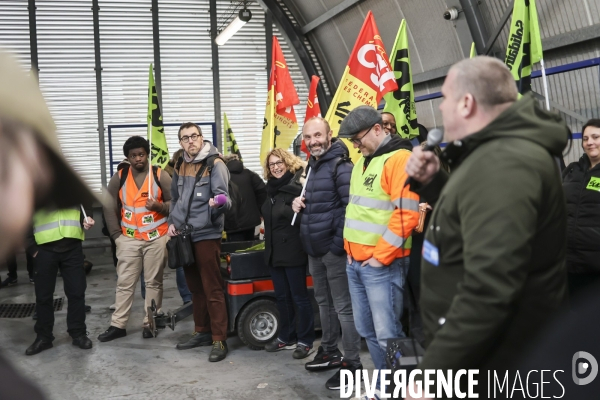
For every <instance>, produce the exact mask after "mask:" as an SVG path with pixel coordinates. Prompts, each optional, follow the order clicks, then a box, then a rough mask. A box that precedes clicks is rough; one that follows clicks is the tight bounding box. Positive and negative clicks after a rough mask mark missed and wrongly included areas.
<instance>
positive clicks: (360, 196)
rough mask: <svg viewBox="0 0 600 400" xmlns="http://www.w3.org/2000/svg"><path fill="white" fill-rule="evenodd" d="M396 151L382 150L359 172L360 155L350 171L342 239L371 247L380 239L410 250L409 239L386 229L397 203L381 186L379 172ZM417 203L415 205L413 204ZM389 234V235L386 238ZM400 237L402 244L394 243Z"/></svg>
mask: <svg viewBox="0 0 600 400" xmlns="http://www.w3.org/2000/svg"><path fill="white" fill-rule="evenodd" d="M398 151H400V150H396V151H392V152H390V153H386V154H384V155H381V156H379V157H375V158H373V159H372V160H371V162H370V163H369V165H368V166H367V168H366V170H364V172H363V168H364V162H365V158H364V157H361V158H360V159H359V160H358V163H357V164H356V165H355V166H354V169H353V170H352V177H351V178H350V200H349V202H348V206H347V207H346V221H345V224H344V239H346V240H347V241H349V242H351V243H358V244H362V245H366V246H375V245H377V242H378V241H379V239H380V238H381V237H382V236H383V237H384V239H385V240H386V241H387V242H388V243H391V244H393V245H396V247H402V248H404V249H410V248H411V247H412V238H411V237H408V238H407V239H406V240H405V239H403V238H401V237H399V236H397V235H396V234H394V233H393V232H391V231H389V230H388V223H389V221H390V218H391V217H392V213H393V212H394V209H395V208H396V207H399V204H394V202H392V201H391V198H390V195H389V194H387V193H386V192H385V191H384V190H383V188H382V187H381V175H382V174H383V167H384V166H385V162H386V161H387V160H388V159H389V158H390V157H392V156H393V155H394V154H396V152H398ZM417 206H418V204H417ZM387 236H389V237H387ZM398 240H401V241H402V243H398Z"/></svg>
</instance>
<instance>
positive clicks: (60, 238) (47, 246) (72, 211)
mask: <svg viewBox="0 0 600 400" xmlns="http://www.w3.org/2000/svg"><path fill="white" fill-rule="evenodd" d="M91 211H92V210H91V208H90V209H89V210H88V211H87V212H86V214H87V218H84V216H83V215H82V214H81V211H80V210H79V208H69V209H61V210H57V211H45V210H41V211H38V212H37V213H36V214H35V215H34V216H33V231H31V233H30V234H29V235H28V236H27V239H26V251H27V252H28V253H29V254H30V255H31V256H32V257H33V260H34V271H35V277H36V283H35V301H36V310H37V316H38V319H37V321H36V323H35V328H34V329H35V333H37V337H36V339H35V341H34V342H33V344H32V345H31V346H29V347H28V348H27V350H26V351H25V354H27V355H28V356H32V355H34V354H38V353H40V352H42V351H44V350H47V349H49V348H51V347H52V341H53V340H54V335H53V334H52V328H53V327H54V304H53V303H54V301H53V294H54V289H55V287H56V275H57V273H58V271H60V273H61V275H62V278H63V282H64V288H65V294H66V295H67V299H68V301H69V306H68V309H67V332H69V335H70V336H71V337H72V338H73V345H75V346H78V347H79V348H81V349H91V348H92V341H91V340H90V339H89V338H88V337H87V334H86V326H85V289H86V286H87V284H86V281H85V269H84V268H83V246H82V241H83V240H84V238H85V235H84V233H83V230H84V229H86V230H88V229H90V228H91V227H92V226H94V220H93V219H92V217H90V216H89V215H91Z"/></svg>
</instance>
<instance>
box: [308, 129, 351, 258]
mask: <svg viewBox="0 0 600 400" xmlns="http://www.w3.org/2000/svg"><path fill="white" fill-rule="evenodd" d="M347 157H348V148H347V147H346V145H345V144H344V143H343V142H342V141H340V140H337V138H333V139H332V143H331V147H330V148H329V150H328V151H327V153H325V155H324V156H322V157H321V158H319V159H318V160H316V159H315V158H314V157H310V160H309V161H308V165H309V167H310V168H311V172H310V177H309V178H308V183H307V185H306V194H305V196H304V197H305V198H306V201H305V202H304V204H305V205H306V208H305V209H304V210H303V212H302V222H301V225H300V238H301V240H302V245H303V246H304V251H305V252H306V253H307V254H308V255H310V256H313V257H321V256H324V255H325V254H327V252H329V251H331V252H332V253H333V254H335V255H338V256H341V255H343V254H344V239H343V231H344V215H345V214H346V205H347V204H348V196H349V192H350V176H351V175H352V167H353V165H352V162H351V161H350V160H349V159H347ZM344 158H346V159H345V160H344ZM341 160H342V161H341ZM336 166H337V168H336ZM336 169H337V171H336ZM334 174H335V175H336V176H334Z"/></svg>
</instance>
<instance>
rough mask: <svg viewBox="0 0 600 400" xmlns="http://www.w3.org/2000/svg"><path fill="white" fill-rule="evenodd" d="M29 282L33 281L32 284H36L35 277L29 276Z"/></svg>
mask: <svg viewBox="0 0 600 400" xmlns="http://www.w3.org/2000/svg"><path fill="white" fill-rule="evenodd" d="M29 283H31V284H32V285H33V284H35V279H34V277H33V276H30V277H29Z"/></svg>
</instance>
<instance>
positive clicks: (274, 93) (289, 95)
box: [260, 36, 300, 161]
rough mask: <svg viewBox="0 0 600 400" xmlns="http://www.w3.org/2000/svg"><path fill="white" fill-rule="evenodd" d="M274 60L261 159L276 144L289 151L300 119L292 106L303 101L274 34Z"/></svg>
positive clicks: (296, 133) (264, 123)
mask: <svg viewBox="0 0 600 400" xmlns="http://www.w3.org/2000/svg"><path fill="white" fill-rule="evenodd" d="M272 60H273V61H272V65H271V76H270V78H269V92H268V96H267V107H266V111H265V119H264V122H263V136H262V142H261V152H260V154H261V155H260V158H261V161H263V160H264V157H265V156H266V154H267V153H268V152H269V151H270V150H271V149H272V148H273V147H279V148H282V149H285V150H287V149H288V147H290V145H291V144H292V142H293V141H294V139H295V138H296V136H297V135H298V120H297V118H296V113H295V112H294V107H293V106H294V105H295V104H298V103H300V100H299V99H298V93H296V88H295V87H294V83H293V82H292V77H291V76H290V71H289V70H288V68H287V63H286V62H285V58H284V56H283V52H282V51H281V47H280V46H279V41H278V40H277V38H276V37H275V36H273V58H272ZM270 99H273V100H272V101H273V102H274V103H275V107H274V109H273V108H271V100H270ZM271 113H272V114H271ZM271 115H272V116H271Z"/></svg>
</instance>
